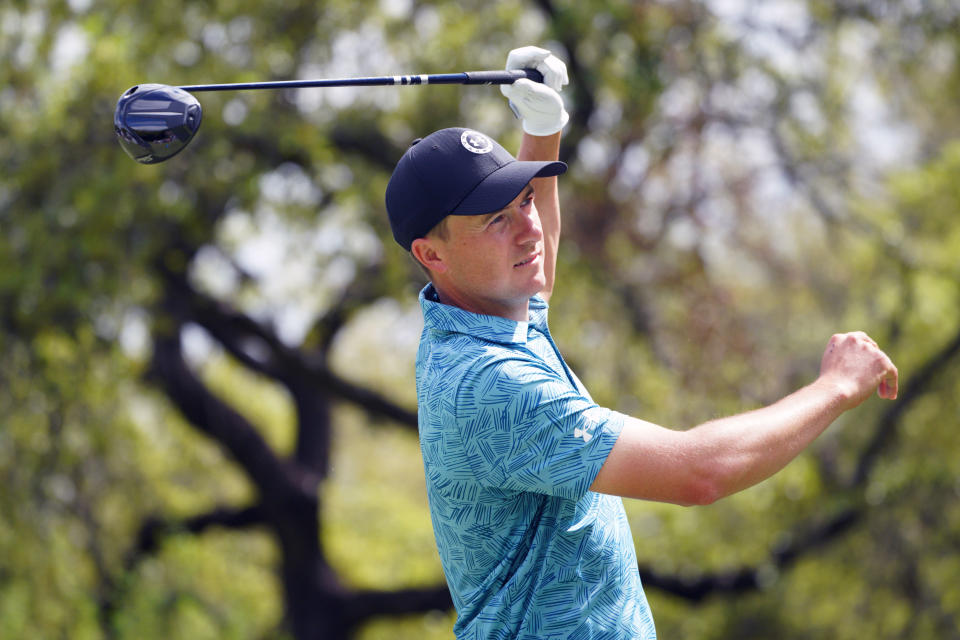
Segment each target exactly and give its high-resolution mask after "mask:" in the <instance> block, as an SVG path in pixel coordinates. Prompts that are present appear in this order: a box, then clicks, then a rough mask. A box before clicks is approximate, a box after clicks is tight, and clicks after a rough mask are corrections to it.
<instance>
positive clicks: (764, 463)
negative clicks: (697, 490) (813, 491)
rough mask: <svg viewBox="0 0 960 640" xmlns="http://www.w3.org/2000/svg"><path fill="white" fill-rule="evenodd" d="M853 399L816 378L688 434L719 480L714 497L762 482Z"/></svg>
mask: <svg viewBox="0 0 960 640" xmlns="http://www.w3.org/2000/svg"><path fill="white" fill-rule="evenodd" d="M847 402H848V399H847V398H846V397H845V396H844V394H843V393H842V391H841V390H840V389H839V388H838V387H836V386H835V385H833V384H831V383H830V382H828V381H824V380H817V381H816V382H814V383H812V384H810V385H808V386H806V387H803V388H802V389H800V390H798V391H796V392H794V393H792V394H790V395H788V396H786V397H785V398H783V399H781V400H779V401H778V402H776V403H774V404H772V405H769V406H767V407H763V408H762V409H757V410H755V411H749V412H747V413H743V414H740V415H736V416H731V417H728V418H721V419H718V420H711V421H709V422H706V423H704V424H702V425H700V426H698V427H695V428H694V429H691V430H689V431H687V432H685V434H686V435H687V436H688V437H690V438H692V439H693V440H694V443H695V444H694V448H693V450H695V451H699V452H700V455H701V463H702V465H703V466H702V467H701V472H702V473H704V474H705V476H707V477H710V478H713V479H714V484H715V486H714V489H713V490H714V491H715V492H716V495H715V496H714V498H721V497H724V496H727V495H730V494H732V493H736V492H737V491H741V490H742V489H746V488H747V487H751V486H753V485H755V484H757V483H758V482H761V481H763V480H765V479H767V478H769V477H770V476H772V475H773V474H775V473H776V472H777V471H780V470H781V469H782V468H783V467H785V466H786V465H787V464H788V463H789V462H790V461H791V460H793V459H794V458H796V457H797V456H798V455H799V454H800V453H801V452H802V451H803V450H804V449H805V448H806V447H807V446H808V445H809V444H810V443H811V442H813V441H814V440H815V439H816V438H817V436H819V435H820V434H821V433H823V431H824V430H825V429H826V428H827V427H828V426H830V424H831V423H832V422H833V421H834V420H836V419H837V417H839V416H840V414H841V413H843V411H844V410H845V408H846V406H847Z"/></svg>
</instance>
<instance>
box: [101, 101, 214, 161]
mask: <svg viewBox="0 0 960 640" xmlns="http://www.w3.org/2000/svg"><path fill="white" fill-rule="evenodd" d="M202 117H203V109H202V108H201V107H200V102H199V101H198V100H197V99H196V98H195V97H194V96H193V95H191V94H190V93H187V92H186V91H184V90H183V89H180V88H178V87H171V86H168V85H165V84H141V85H137V86H134V87H130V88H129V89H127V90H126V91H125V92H124V93H123V95H122V96H120V99H119V100H118V101H117V110H116V111H115V112H114V115H113V126H114V131H115V132H116V134H117V138H118V139H119V140H120V146H121V147H123V150H124V151H126V152H127V154H128V155H129V156H130V157H131V158H133V159H134V160H136V161H137V162H140V163H142V164H156V163H158V162H163V161H164V160H166V159H168V158H171V157H173V156H175V155H177V154H178V153H180V151H181V150H182V149H183V148H184V147H185V146H187V145H188V144H189V143H190V141H191V140H192V139H193V136H194V135H195V134H196V133H197V130H198V129H200V120H201V119H202Z"/></svg>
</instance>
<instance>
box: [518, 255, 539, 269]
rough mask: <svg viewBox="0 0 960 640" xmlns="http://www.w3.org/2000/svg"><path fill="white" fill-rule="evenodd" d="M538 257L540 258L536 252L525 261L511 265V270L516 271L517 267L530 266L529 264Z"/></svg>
mask: <svg viewBox="0 0 960 640" xmlns="http://www.w3.org/2000/svg"><path fill="white" fill-rule="evenodd" d="M539 256H540V252H539V251H538V252H536V253H535V254H533V255H532V256H530V257H529V258H527V259H526V260H523V261H521V262H518V263H516V264H515V265H513V268H514V269H516V268H517V267H525V266H526V265H528V264H530V263H531V262H533V261H534V260H536V259H537V258H538V257H539Z"/></svg>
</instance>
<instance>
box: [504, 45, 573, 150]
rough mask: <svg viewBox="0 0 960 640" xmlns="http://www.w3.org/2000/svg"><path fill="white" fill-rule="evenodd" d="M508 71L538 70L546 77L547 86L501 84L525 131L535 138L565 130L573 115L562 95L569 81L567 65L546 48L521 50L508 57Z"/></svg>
mask: <svg viewBox="0 0 960 640" xmlns="http://www.w3.org/2000/svg"><path fill="white" fill-rule="evenodd" d="M506 68H507V70H508V71H510V70H513V69H536V70H537V71H539V72H540V73H541V74H543V84H540V83H539V82H533V81H532V80H527V79H521V80H517V81H516V82H514V83H513V84H504V85H500V91H501V93H503V95H504V96H506V98H507V99H508V100H509V101H510V108H511V109H513V112H514V114H516V116H517V117H518V118H520V120H521V121H522V124H523V130H524V131H525V132H526V133H528V134H530V135H533V136H549V135H553V134H554V133H556V132H558V131H560V130H561V129H563V127H564V126H565V125H566V124H567V121H568V120H569V119H570V116H569V115H568V114H567V111H566V109H564V107H563V99H562V98H560V94H559V93H558V92H559V91H561V90H562V89H563V85H565V84H567V83H568V82H569V79H568V78H567V65H565V64H564V63H563V61H562V60H560V58H558V57H556V56H555V55H553V54H552V53H550V52H549V51H548V50H546V49H541V48H540V47H521V48H519V49H514V50H513V51H511V52H510V53H509V54H508V55H507V66H506Z"/></svg>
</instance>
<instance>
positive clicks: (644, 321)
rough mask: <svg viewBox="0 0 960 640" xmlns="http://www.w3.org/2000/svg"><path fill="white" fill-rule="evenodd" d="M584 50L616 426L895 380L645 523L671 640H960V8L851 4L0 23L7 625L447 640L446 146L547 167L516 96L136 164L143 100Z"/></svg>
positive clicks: (290, 110) (150, 14)
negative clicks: (134, 117) (824, 366)
mask: <svg viewBox="0 0 960 640" xmlns="http://www.w3.org/2000/svg"><path fill="white" fill-rule="evenodd" d="M525 44H539V45H541V46H546V47H549V48H550V49H552V50H553V51H554V52H556V53H557V54H558V55H560V56H561V57H563V58H564V59H565V60H566V61H567V63H568V67H569V70H570V75H571V78H572V84H571V86H570V87H569V88H568V89H567V90H566V91H565V93H564V97H565V100H566V102H567V105H568V109H569V111H570V112H571V116H572V120H571V124H570V126H569V127H568V129H567V130H566V131H565V140H564V146H563V151H562V153H563V159H564V160H566V161H567V162H568V163H569V164H570V166H571V170H570V171H569V172H568V173H567V174H566V175H565V176H564V177H563V179H562V180H561V197H562V202H563V206H564V217H565V237H564V242H563V245H562V249H561V255H560V264H559V267H558V270H559V285H558V287H557V290H556V294H555V296H554V298H553V305H552V307H553V309H552V313H551V319H552V329H553V333H554V334H555V337H556V338H557V342H558V343H559V345H560V348H561V350H563V352H564V354H565V355H566V357H567V358H568V361H569V362H570V363H571V365H572V366H573V368H574V369H575V370H577V371H578V373H579V374H580V376H581V378H583V379H584V381H585V382H586V383H587V386H588V387H589V388H590V389H591V391H592V393H593V395H594V397H595V398H596V399H597V401H598V402H600V403H601V404H604V405H606V406H610V407H613V408H616V409H619V410H621V411H625V412H628V413H631V414H634V415H637V416H638V417H642V418H644V419H647V420H650V421H654V422H659V423H661V424H665V425H669V426H673V427H676V428H686V427H689V426H692V425H694V424H697V423H698V422H701V421H703V420H705V419H708V418H711V417H714V416H717V415H721V414H728V413H732V412H736V411H741V410H745V409H749V408H753V407H756V406H760V405H762V404H765V403H768V402H771V401H773V400H775V399H777V398H778V397H780V396H782V395H784V394H785V393H787V392H789V391H791V390H792V389H794V388H796V387H798V386H800V385H802V384H804V383H806V382H809V381H811V380H812V379H813V378H814V377H815V376H816V373H817V367H818V363H819V357H820V353H821V350H822V346H823V345H824V344H825V342H826V340H827V338H828V337H829V336H830V334H832V333H834V332H838V331H846V330H852V329H862V330H866V331H868V332H869V333H870V334H871V335H873V336H874V337H875V338H876V339H877V340H878V342H880V344H881V346H883V347H884V348H885V349H886V350H887V351H888V352H889V353H890V354H891V355H892V356H893V358H894V361H895V362H897V364H898V365H899V367H900V371H901V384H902V387H901V388H902V393H901V398H900V400H898V401H897V402H896V403H882V402H880V401H878V400H874V401H870V402H868V403H867V404H866V405H864V406H863V407H861V408H859V409H857V410H856V411H854V412H851V413H849V414H847V415H846V416H844V417H843V418H842V419H841V420H840V421H838V423H837V424H836V425H834V426H833V427H832V428H831V429H830V430H829V431H828V432H827V433H826V434H825V435H824V436H823V437H821V438H820V439H819V440H818V441H817V442H816V443H815V444H814V445H813V446H812V447H811V448H810V450H809V451H808V452H807V453H805V454H804V455H803V456H802V457H801V458H800V459H798V460H797V461H795V462H794V463H792V464H791V465H790V466H789V467H788V468H787V469H786V470H784V471H783V472H782V473H780V474H779V475H777V476H776V477H774V478H773V479H771V480H769V481H767V482H765V483H763V484H761V485H759V486H757V487H755V488H752V489H750V490H748V491H745V492H743V493H741V494H739V495H737V496H734V497H731V498H729V499H727V500H724V501H721V502H720V503H717V504H715V505H712V506H710V507H706V508H694V509H685V508H680V507H674V506H669V505H659V504H650V503H640V502H630V503H629V504H628V505H627V508H628V512H629V515H630V518H631V524H632V527H633V532H634V536H635V539H636V547H637V553H638V556H639V561H640V565H641V572H642V575H643V577H644V581H645V584H646V590H647V593H648V597H649V599H650V601H651V605H652V607H653V611H654V616H655V619H656V621H657V626H658V629H659V632H660V635H661V637H663V638H702V639H716V640H719V639H722V638H741V639H742V638H783V639H789V638H824V639H828V638H829V639H831V640H843V639H851V640H852V639H855V638H856V639H859V638H863V637H872V638H902V637H911V638H937V639H943V638H960V582H958V581H957V579H956V578H957V576H958V575H960V557H958V553H957V551H958V547H960V506H958V505H960V500H958V495H960V476H958V470H960V455H958V449H960V445H958V435H957V429H956V426H957V422H958V420H957V418H958V398H960V377H958V368H960V355H958V352H960V291H958V275H960V259H958V256H960V225H958V224H957V223H956V221H955V216H956V213H957V210H958V205H960V186H958V185H960V182H958V181H957V179H956V175H957V173H958V171H960V145H958V144H957V142H956V141H955V138H956V135H957V133H958V131H960V108H958V107H957V105H958V103H960V100H958V98H960V66H958V62H957V55H958V48H960V5H958V3H956V2H953V1H951V0H942V1H936V2H888V1H882V0H843V1H840V2H821V1H814V0H809V1H806V2H801V1H799V0H797V1H789V0H776V1H770V2H759V1H750V0H713V1H709V2H703V3H701V2H692V1H687V0H664V1H660V2H640V1H635V2H631V1H627V0H606V1H596V0H576V1H574V0H527V1H522V2H514V1H509V2H508V1H499V0H483V1H480V0H464V1H462V2H457V3H452V2H438V1H430V0H380V1H378V2H372V1H366V0H364V1H347V0H325V1H318V2H311V3H296V2H291V1H289V0H270V1H267V2H252V1H249V0H220V1H208V2H186V1H180V0H167V1H166V2H163V3H130V2H120V1H118V0H70V1H68V2H53V1H46V0H33V1H31V2H26V1H20V0H12V1H9V0H8V2H6V3H4V4H3V5H2V7H0V59H2V60H3V64H2V65H0V229H2V235H0V322H2V325H0V637H3V638H76V639H88V638H89V639H99V638H116V639H121V638H137V639H150V638H191V639H201V638H238V639H239V638H244V639H246V638H298V639H301V640H302V639H305V638H338V637H343V638H347V637H352V638H362V639H366V640H371V639H374V638H391V639H398V638H417V639H418V640H425V639H427V638H447V637H450V628H451V626H452V624H453V614H452V613H451V612H450V610H449V597H448V596H447V594H446V587H445V584H444V583H443V576H442V573H441V571H440V567H439V561H438V557H437V554H436V550H435V547H434V542H433V535H432V530H431V527H430V522H429V515H428V511H427V507H426V498H425V492H424V487H423V479H422V467H421V463H420V457H419V450H418V447H417V442H416V433H415V406H414V405H415V394H414V389H413V382H412V370H413V358H414V353H415V349H416V343H417V339H418V336H419V323H420V315H419V310H418V308H417V306H416V293H417V291H418V290H419V288H420V287H421V286H422V284H423V281H422V276H421V275H420V273H419V271H418V270H417V269H416V268H415V267H414V265H413V264H412V262H411V261H410V260H409V258H408V257H407V256H406V255H404V253H403V251H402V250H400V249H399V248H397V247H396V246H395V245H394V244H393V242H392V240H391V239H390V236H389V230H388V227H387V223H386V215H385V211H384V207H383V203H382V194H383V190H384V187H385V185H386V181H387V179H388V177H389V173H390V171H391V169H392V166H393V163H394V162H395V161H396V159H398V158H399V156H400V155H401V153H402V152H403V150H404V149H405V148H406V146H407V145H408V144H409V142H410V140H412V139H413V138H415V137H418V136H421V135H424V134H426V133H429V132H430V131H432V130H434V129H437V128H440V127H443V126H457V125H468V126H471V127H474V128H477V129H480V130H482V131H485V132H487V133H489V134H491V135H493V136H495V137H497V138H498V139H499V140H501V142H503V143H504V144H505V145H506V146H508V147H513V148H515V146H516V144H517V143H518V142H519V127H518V126H517V124H516V122H515V120H514V119H513V116H512V114H511V113H510V111H509V109H507V108H506V105H505V104H504V101H503V99H502V97H501V96H500V94H499V91H497V90H496V89H495V88H490V87H433V88H423V87H419V88H417V87H409V88H395V89H391V88H364V89H329V90H317V89H312V90H299V91H285V92H252V93H225V94H202V95H201V102H202V103H203V106H204V112H205V115H204V122H203V126H202V127H201V130H200V133H199V134H198V136H197V137H196V139H195V140H194V141H193V143H192V144H191V145H190V147H189V148H188V149H187V150H185V151H184V152H183V153H182V154H180V155H179V156H177V157H176V158H174V159H172V160H170V161H168V162H166V163H164V164H161V165H155V166H141V165H138V164H137V163H135V162H134V161H132V160H131V159H130V158H128V157H127V156H126V155H125V154H124V153H123V152H122V151H121V149H120V147H119V146H118V145H117V144H116V142H115V141H114V138H113V132H112V130H111V119H112V115H113V108H114V105H115V103H116V99H117V98H118V97H119V96H120V94H121V93H122V92H123V91H125V90H126V89H127V88H128V87H130V86H132V85H135V84H137V83H141V82H157V83H164V84H191V83H207V82H240V81H251V80H269V79H290V78H305V77H335V76H346V75H393V74H402V73H442V72H450V71H457V70H471V69H484V68H501V67H502V65H503V62H504V60H505V56H506V53H507V52H508V51H509V50H510V49H511V48H513V47H515V46H522V45H525Z"/></svg>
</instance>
